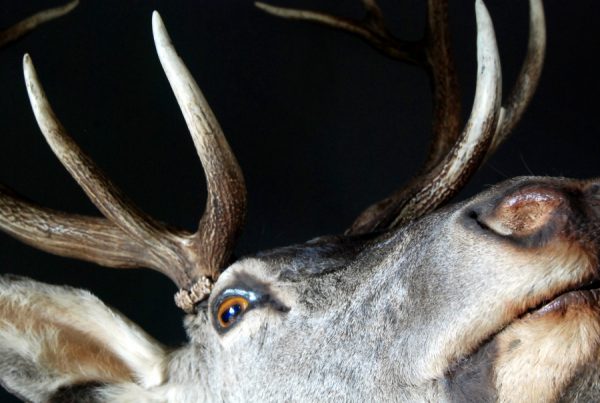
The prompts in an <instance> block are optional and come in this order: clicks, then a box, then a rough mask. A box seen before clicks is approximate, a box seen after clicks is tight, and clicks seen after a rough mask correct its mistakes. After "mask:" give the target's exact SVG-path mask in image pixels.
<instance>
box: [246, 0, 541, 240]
mask: <svg viewBox="0 0 600 403" xmlns="http://www.w3.org/2000/svg"><path fill="white" fill-rule="evenodd" d="M362 3H363V6H364V7H365V10H366V15H365V17H364V18H363V19H362V20H352V19H347V18H341V17H337V16H333V15H330V14H325V13H320V12H315V11H306V10H297V9H289V8H283V7H275V6H272V5H267V4H264V3H257V6H258V7H259V8H261V9H263V10H264V11H266V12H268V13H270V14H273V15H276V16H279V17H283V18H291V19H299V20H307V21H312V22H317V23H320V24H324V25H327V26H330V27H334V28H337V29H342V30H345V31H348V32H351V33H354V34H357V35H359V36H360V37H362V38H363V39H365V40H366V41H367V42H368V43H370V44H371V45H372V46H373V47H375V48H376V49H378V50H380V51H382V52H383V53H384V54H385V55H387V56H389V57H392V58H394V59H397V60H400V61H404V62H407V63H411V64H416V65H419V66H421V67H423V68H424V69H425V70H426V71H427V73H428V74H429V76H430V81H431V85H432V92H433V117H434V119H433V141H432V142H431V145H430V148H429V153H428V156H427V158H426V161H425V164H424V165H423V168H422V169H421V171H420V173H419V174H418V175H417V176H416V177H415V178H414V179H413V180H411V181H410V182H409V183H408V184H407V185H406V186H404V187H403V188H401V189H400V190H398V191H396V192H394V193H393V194H392V195H391V196H389V197H387V198H385V199H384V200H382V201H379V202H377V203H375V204H373V205H372V206H370V207H369V208H367V209H366V210H365V211H363V212H362V213H361V214H360V215H359V216H358V218H357V219H356V220H355V222H354V223H353V224H352V226H351V227H350V228H349V229H348V230H347V231H346V233H348V234H361V233H368V232H372V231H377V230H383V229H389V228H394V227H397V226H399V225H402V224H403V223H406V222H408V221H411V220H413V219H415V218H418V217H420V216H421V215H423V214H425V213H427V212H429V211H431V210H434V209H435V208H437V207H438V206H439V205H441V204H443V203H444V202H446V201H447V200H449V199H450V198H451V197H452V196H454V194H456V192H457V191H458V190H459V189H460V185H462V184H463V183H465V182H466V181H467V180H468V179H469V177H470V175H472V173H473V172H475V170H476V168H477V167H478V166H479V165H480V164H481V163H482V162H483V161H484V160H485V159H486V158H489V156H490V155H491V154H492V153H493V152H494V151H495V150H496V148H497V147H498V146H499V145H500V144H501V143H502V141H504V140H505V139H506V137H507V136H508V134H509V133H510V131H511V130H512V129H513V128H514V126H515V125H516V124H517V123H518V121H519V119H520V118H521V116H522V114H523V112H524V111H525V109H526V107H527V105H528V104H529V102H530V100H531V97H532V96H533V93H534V91H535V88H536V87H537V83H538V81H539V78H540V74H541V70H542V65H543V60H544V52H545V44H546V33H545V21H544V11H543V6H542V2H541V0H530V2H529V7H530V27H529V45H528V50H527V56H526V58H525V61H524V63H523V67H522V68H521V72H520V74H519V77H518V78H517V80H516V83H515V85H514V88H513V89H512V91H511V95H510V96H509V97H508V101H507V102H506V104H504V105H503V106H502V107H501V109H500V112H499V118H498V123H497V124H495V125H494V126H495V129H494V131H493V135H492V136H491V137H490V139H489V140H488V134H487V133H484V132H481V133H480V134H479V136H480V138H479V139H478V140H477V143H472V144H470V145H469V141H467V143H465V140H466V137H465V133H466V132H467V131H468V130H470V129H469V128H470V127H471V126H470V125H471V123H472V121H470V122H469V123H467V125H466V129H465V130H464V131H463V132H462V134H461V132H460V130H459V127H460V96H459V90H458V80H457V77H456V72H455V68H454V62H453V59H452V54H451V47H450V35H449V30H448V11H447V8H448V2H447V0H429V1H428V19H427V22H428V23H427V28H426V32H425V35H424V38H423V40H421V41H414V42H410V41H402V40H399V39H397V38H395V37H394V36H393V35H392V34H391V33H390V32H389V30H388V29H387V28H386V25H385V21H384V19H383V16H382V14H381V11H380V9H379V7H378V6H377V4H376V2H375V0H362ZM476 9H477V14H478V36H480V34H481V31H480V22H481V18H487V17H483V14H482V10H483V9H485V6H483V4H482V2H481V1H480V0H477V2H476ZM485 14H487V12H486V13H485ZM490 26H491V22H490ZM382 44H385V45H382ZM478 62H479V63H481V60H479V61H478ZM480 66H481V65H480ZM475 109H476V106H474V109H473V110H474V111H475ZM471 116H473V113H472V114H471ZM468 137H470V138H471V140H472V141H473V140H476V139H475V137H473V136H468ZM473 144H477V147H476V148H477V152H476V153H475V154H472V151H473V150H472V148H471V147H472V146H473ZM465 153H466V154H465ZM450 167H452V169H450ZM431 192H433V193H431Z"/></svg>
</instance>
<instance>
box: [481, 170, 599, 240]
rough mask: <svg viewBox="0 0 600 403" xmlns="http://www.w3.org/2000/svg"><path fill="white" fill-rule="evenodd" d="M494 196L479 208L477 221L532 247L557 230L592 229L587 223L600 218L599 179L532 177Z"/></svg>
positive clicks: (568, 231)
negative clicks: (536, 178) (546, 178)
mask: <svg viewBox="0 0 600 403" xmlns="http://www.w3.org/2000/svg"><path fill="white" fill-rule="evenodd" d="M494 199H495V200H494V201H493V202H492V203H489V201H488V203H486V206H485V207H484V208H481V209H480V210H479V212H478V214H477V221H478V222H479V223H480V224H481V225H483V226H485V227H487V228H489V229H490V230H492V231H493V232H495V233H497V234H499V235H502V236H504V237H509V238H512V239H514V240H517V241H521V242H524V243H525V244H527V245H529V246H535V245H536V244H537V245H539V244H540V243H543V242H544V241H545V240H549V239H550V238H552V237H553V236H554V235H556V234H558V233H561V234H564V235H567V234H568V233H572V232H577V233H581V232H582V231H583V232H589V231H591V230H592V228H591V227H590V226H589V225H588V224H585V225H584V223H598V222H599V221H600V220H599V219H600V180H592V181H579V180H570V179H560V180H556V179H553V180H552V179H548V180H545V179H538V180H535V179H531V180H528V181H524V182H523V183H519V184H518V186H516V187H515V186H511V187H509V188H508V189H506V190H504V191H501V192H500V193H499V194H496V197H495V198H494ZM583 226H585V227H586V228H583ZM580 227H581V228H580ZM586 235H592V234H586Z"/></svg>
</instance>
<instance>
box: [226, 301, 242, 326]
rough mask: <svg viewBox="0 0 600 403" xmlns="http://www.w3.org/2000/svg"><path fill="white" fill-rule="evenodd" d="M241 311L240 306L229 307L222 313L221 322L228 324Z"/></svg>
mask: <svg viewBox="0 0 600 403" xmlns="http://www.w3.org/2000/svg"><path fill="white" fill-rule="evenodd" d="M241 311H242V307H241V305H240V304H235V305H231V306H230V307H229V309H228V310H226V311H225V312H223V315H221V320H222V321H223V323H229V322H231V321H232V320H234V319H235V317H236V316H238V315H239V314H240V312H241Z"/></svg>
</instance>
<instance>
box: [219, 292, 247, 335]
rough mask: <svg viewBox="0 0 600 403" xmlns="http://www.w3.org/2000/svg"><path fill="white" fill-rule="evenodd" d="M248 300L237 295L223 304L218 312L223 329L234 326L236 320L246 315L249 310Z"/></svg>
mask: <svg viewBox="0 0 600 403" xmlns="http://www.w3.org/2000/svg"><path fill="white" fill-rule="evenodd" d="M248 304H249V302H248V300H247V299H246V298H244V297H240V296H238V295H236V296H235V297H230V298H227V299H226V300H224V301H223V302H221V305H220V306H219V309H218V311H217V319H218V321H219V325H221V327H223V328H228V327H229V326H231V325H233V324H234V323H235V321H236V320H238V318H239V317H240V316H241V315H242V314H243V313H244V311H245V310H246V309H247V308H248Z"/></svg>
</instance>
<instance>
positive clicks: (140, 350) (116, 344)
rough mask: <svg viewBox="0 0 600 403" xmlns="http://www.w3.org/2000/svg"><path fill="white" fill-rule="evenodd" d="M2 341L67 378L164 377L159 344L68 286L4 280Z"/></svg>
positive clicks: (151, 382) (148, 382)
mask: <svg viewBox="0 0 600 403" xmlns="http://www.w3.org/2000/svg"><path fill="white" fill-rule="evenodd" d="M0 342H1V343H2V344H3V347H4V350H10V351H14V352H15V353H18V354H19V355H20V356H22V357H24V358H25V357H27V358H30V359H31V360H32V363H33V364H34V365H36V366H37V365H39V366H41V367H43V368H44V370H46V371H48V370H50V372H52V373H56V374H57V375H58V374H61V377H63V378H64V377H65V376H66V377H67V378H71V379H76V380H77V379H92V380H93V379H96V380H98V379H104V380H108V379H110V380H115V378H116V379H121V380H134V381H136V382H137V383H139V384H140V385H141V386H143V387H151V386H155V385H159V384H161V383H163V382H164V381H165V378H166V364H167V356H166V353H165V350H164V348H163V347H162V346H161V345H160V344H159V343H158V342H156V341H155V340H153V339H152V338H151V337H150V336H148V335H147V334H146V333H145V332H144V331H143V330H141V329H140V328H139V327H138V326H136V325H135V324H133V323H132V322H131V321H129V320H128V319H127V318H125V317H123V316H122V315H120V314H119V313H117V312H115V311H113V310H111V309H109V308H108V307H107V306H106V305H104V304H103V303H102V302H101V301H100V300H99V299H98V298H96V297H95V296H93V295H92V294H91V293H89V292H87V291H83V290H77V289H74V288H70V287H59V286H51V285H47V284H42V283H38V282H35V281H31V280H26V279H16V280H15V279H6V278H3V277H0ZM73 358H77V359H73ZM48 367H49V368H48ZM69 374H70V375H71V376H68V375H69ZM127 378H129V379H127Z"/></svg>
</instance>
